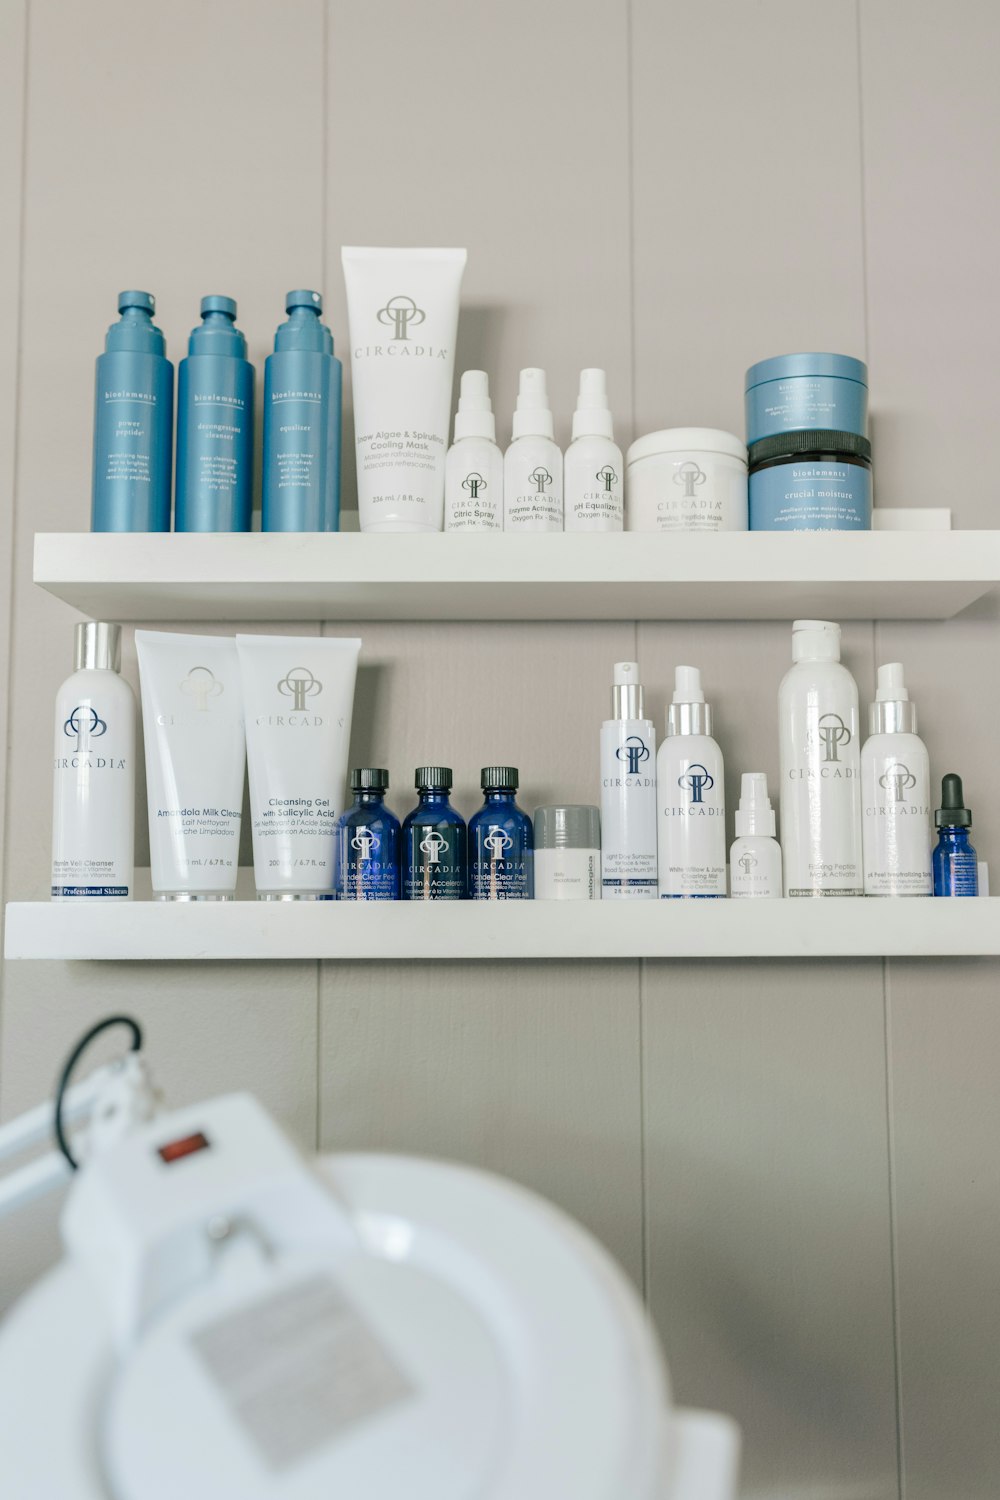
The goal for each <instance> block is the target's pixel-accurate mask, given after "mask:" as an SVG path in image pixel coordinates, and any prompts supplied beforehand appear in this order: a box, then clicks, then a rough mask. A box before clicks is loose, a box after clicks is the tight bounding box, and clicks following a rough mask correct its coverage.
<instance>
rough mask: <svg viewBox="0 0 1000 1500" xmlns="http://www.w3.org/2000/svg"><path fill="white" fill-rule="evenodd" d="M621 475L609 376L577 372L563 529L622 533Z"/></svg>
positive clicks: (567, 453)
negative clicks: (609, 404)
mask: <svg viewBox="0 0 1000 1500" xmlns="http://www.w3.org/2000/svg"><path fill="white" fill-rule="evenodd" d="M624 473H625V464H624V460H623V459H622V450H621V449H620V448H619V447H618V445H617V443H616V442H615V438H614V426H613V424H612V420H611V410H610V408H609V406H608V388H607V378H606V376H605V374H604V371H603V370H581V371H580V394H579V396H578V397H577V400H576V411H575V412H574V413H573V441H572V442H571V443H570V445H569V447H568V448H567V449H566V459H565V464H564V482H563V491H564V509H565V515H566V530H567V531H621V530H622V528H623V525H624V515H625V501H624V489H623V482H624V481H623V475H624Z"/></svg>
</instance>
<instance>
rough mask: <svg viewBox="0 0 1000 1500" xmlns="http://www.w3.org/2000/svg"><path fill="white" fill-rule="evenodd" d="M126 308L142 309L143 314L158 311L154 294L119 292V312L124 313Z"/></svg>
mask: <svg viewBox="0 0 1000 1500" xmlns="http://www.w3.org/2000/svg"><path fill="white" fill-rule="evenodd" d="M126 307H141V308H142V310H143V312H148V313H152V312H155V311H156V298H155V297H154V296H153V294H152V292H119V293H118V311H119V312H124V311H125V309H126Z"/></svg>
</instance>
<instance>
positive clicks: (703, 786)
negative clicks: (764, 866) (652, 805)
mask: <svg viewBox="0 0 1000 1500" xmlns="http://www.w3.org/2000/svg"><path fill="white" fill-rule="evenodd" d="M656 802H657V809H658V813H659V816H658V819H657V822H658V824H659V836H658V859H657V866H658V871H659V890H660V896H661V897H664V898H668V899H669V898H672V897H684V896H687V897H695V898H698V897H714V896H724V895H725V894H726V786H725V772H724V768H723V764H722V751H721V750H720V749H719V747H718V745H717V744H716V742H715V740H714V739H713V738H712V709H711V706H710V705H709V704H708V703H706V702H705V694H704V693H703V692H702V687H701V673H700V672H699V670H698V668H697V667H678V668H677V670H676V674H675V686H674V699H673V702H672V703H671V704H670V706H669V708H668V709H667V737H666V739H665V740H664V741H663V744H662V745H661V746H660V748H659V751H658V753H657V756H656Z"/></svg>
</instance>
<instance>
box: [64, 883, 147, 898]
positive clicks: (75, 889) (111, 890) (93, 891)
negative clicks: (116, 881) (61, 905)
mask: <svg viewBox="0 0 1000 1500" xmlns="http://www.w3.org/2000/svg"><path fill="white" fill-rule="evenodd" d="M52 894H53V896H59V897H61V898H62V897H66V896H86V897H92V896H107V897H109V898H110V899H111V900H113V901H123V900H125V899H127V897H128V886H127V885H54V886H53V887H52Z"/></svg>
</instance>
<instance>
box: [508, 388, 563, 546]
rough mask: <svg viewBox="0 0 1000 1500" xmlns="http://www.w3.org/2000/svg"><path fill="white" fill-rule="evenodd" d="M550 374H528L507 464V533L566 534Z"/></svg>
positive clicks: (518, 395) (560, 458)
mask: <svg viewBox="0 0 1000 1500" xmlns="http://www.w3.org/2000/svg"><path fill="white" fill-rule="evenodd" d="M552 430H553V429H552V413H551V411H550V410H549V398H548V394H547V392H546V388H545V371H544V370H537V369H531V370H522V371H521V380H520V386H519V388H518V393H517V406H516V408H515V411H514V424H513V428H512V434H511V444H510V447H509V448H508V449H507V452H506V454H505V455H504V461H503V525H504V530H505V531H562V529H563V456H562V451H561V449H560V448H559V445H558V444H557V443H556V441H555V440H554V438H553V436H552Z"/></svg>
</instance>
